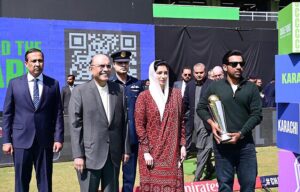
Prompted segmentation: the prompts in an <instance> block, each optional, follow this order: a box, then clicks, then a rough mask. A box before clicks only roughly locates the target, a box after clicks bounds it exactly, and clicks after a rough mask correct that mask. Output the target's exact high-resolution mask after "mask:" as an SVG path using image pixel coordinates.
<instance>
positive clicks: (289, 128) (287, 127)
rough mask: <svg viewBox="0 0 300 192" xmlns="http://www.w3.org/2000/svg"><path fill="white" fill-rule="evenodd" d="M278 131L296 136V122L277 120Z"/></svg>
mask: <svg viewBox="0 0 300 192" xmlns="http://www.w3.org/2000/svg"><path fill="white" fill-rule="evenodd" d="M278 131H280V132H284V133H290V134H294V135H298V122H296V121H288V120H281V119H280V120H278Z"/></svg>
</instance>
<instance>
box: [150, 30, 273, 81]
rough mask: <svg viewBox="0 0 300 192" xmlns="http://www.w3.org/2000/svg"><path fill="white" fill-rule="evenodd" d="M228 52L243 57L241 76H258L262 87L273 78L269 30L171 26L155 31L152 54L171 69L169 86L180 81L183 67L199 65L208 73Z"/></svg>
mask: <svg viewBox="0 0 300 192" xmlns="http://www.w3.org/2000/svg"><path fill="white" fill-rule="evenodd" d="M230 49H239V50H241V51H242V52H243V53H244V56H245V60H246V66H245V70H244V76H245V77H248V76H257V77H260V78H262V79H263V82H264V84H266V83H267V82H268V81H270V80H271V79H272V78H273V77H274V71H275V66H274V65H275V55H276V54H277V30H276V29H270V28H239V27H231V28H229V27H228V28H226V27H203V26H170V25H157V26H156V27H155V50H156V52H155V54H156V58H162V59H165V60H167V61H168V62H169V64H170V66H171V77H170V82H173V81H175V80H177V79H180V73H181V70H182V68H183V66H185V65H187V66H190V67H192V66H193V65H194V64H196V63H199V62H202V63H204V64H205V65H206V68H207V70H210V69H212V68H213V67H214V66H216V65H222V58H223V55H224V54H225V53H226V52H227V51H228V50H230Z"/></svg>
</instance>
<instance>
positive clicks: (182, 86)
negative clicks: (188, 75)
mask: <svg viewBox="0 0 300 192" xmlns="http://www.w3.org/2000/svg"><path fill="white" fill-rule="evenodd" d="M185 88H186V82H185V81H182V85H181V95H182V97H183V96H184V91H185Z"/></svg>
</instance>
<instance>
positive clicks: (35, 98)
mask: <svg viewBox="0 0 300 192" xmlns="http://www.w3.org/2000/svg"><path fill="white" fill-rule="evenodd" d="M38 80H39V79H34V86H33V105H34V108H35V110H36V109H37V108H38V106H39V102H40V96H39V86H38Z"/></svg>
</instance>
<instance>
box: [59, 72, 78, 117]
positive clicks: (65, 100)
mask: <svg viewBox="0 0 300 192" xmlns="http://www.w3.org/2000/svg"><path fill="white" fill-rule="evenodd" d="M74 81H75V76H74V75H68V77H67V85H66V86H64V87H63V88H62V90H61V101H62V104H63V107H64V114H65V115H68V107H69V102H70V98H71V93H72V90H73V88H74V87H75V85H74Z"/></svg>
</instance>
